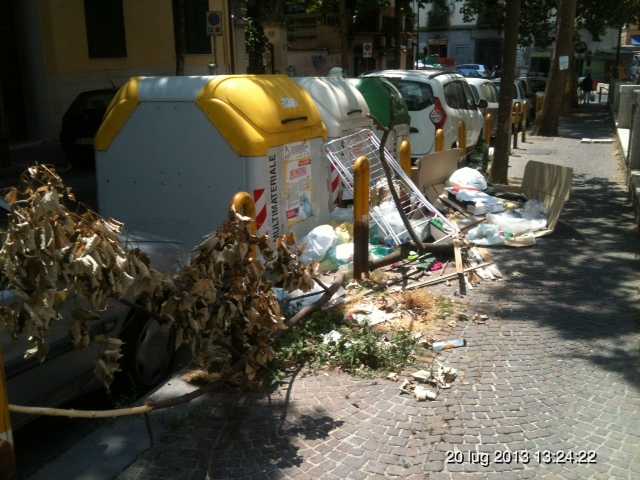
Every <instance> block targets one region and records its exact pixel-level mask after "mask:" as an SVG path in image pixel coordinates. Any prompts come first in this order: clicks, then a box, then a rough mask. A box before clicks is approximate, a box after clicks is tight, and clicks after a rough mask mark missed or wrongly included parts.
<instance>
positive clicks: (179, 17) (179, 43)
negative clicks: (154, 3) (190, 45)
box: [173, 0, 204, 75]
mask: <svg viewBox="0 0 640 480" xmlns="http://www.w3.org/2000/svg"><path fill="white" fill-rule="evenodd" d="M184 2H185V0H173V30H174V35H175V48H176V75H184V53H185V45H186V37H187V32H186V27H185V22H184ZM202 21H203V22H204V19H202Z"/></svg>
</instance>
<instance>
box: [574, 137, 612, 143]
mask: <svg viewBox="0 0 640 480" xmlns="http://www.w3.org/2000/svg"><path fill="white" fill-rule="evenodd" d="M580 143H613V139H612V138H583V139H582V140H580Z"/></svg>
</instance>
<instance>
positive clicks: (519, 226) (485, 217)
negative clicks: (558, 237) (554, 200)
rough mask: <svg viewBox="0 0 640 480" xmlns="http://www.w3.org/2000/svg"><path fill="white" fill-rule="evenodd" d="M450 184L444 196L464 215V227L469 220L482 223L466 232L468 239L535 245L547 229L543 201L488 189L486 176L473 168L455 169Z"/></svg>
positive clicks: (478, 243) (471, 240)
mask: <svg viewBox="0 0 640 480" xmlns="http://www.w3.org/2000/svg"><path fill="white" fill-rule="evenodd" d="M448 183H449V186H448V187H447V188H446V192H447V194H443V197H441V199H442V200H444V202H443V203H445V205H448V206H449V207H450V208H453V209H455V210H456V211H457V212H458V213H461V214H462V215H463V221H462V222H461V223H462V224H463V225H462V226H464V224H465V223H466V224H469V223H470V220H469V219H472V220H471V222H479V221H481V222H482V223H480V224H477V225H476V226H474V227H473V228H471V229H470V230H468V232H467V236H466V238H467V240H469V241H470V242H471V243H473V244H474V245H482V246H494V245H507V246H514V247H520V246H528V245H533V244H535V241H536V240H535V239H536V237H535V234H536V232H542V231H546V229H547V226H548V225H547V215H548V212H547V209H546V208H545V206H544V204H543V203H542V202H541V201H539V200H536V199H527V198H526V196H525V195H523V194H520V193H513V192H509V193H505V192H500V191H499V190H497V189H495V188H489V186H488V185H487V181H486V179H485V178H484V176H483V175H482V174H481V173H480V172H479V171H477V170H474V169H473V168H469V167H463V168H461V169H459V170H456V171H455V172H453V174H452V175H451V177H450V178H449V182H448ZM489 192H490V193H493V195H491V194H490V193H489ZM445 195H446V196H445ZM456 207H457V208H456Z"/></svg>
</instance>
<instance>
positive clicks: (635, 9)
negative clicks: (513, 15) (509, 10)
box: [432, 0, 640, 47]
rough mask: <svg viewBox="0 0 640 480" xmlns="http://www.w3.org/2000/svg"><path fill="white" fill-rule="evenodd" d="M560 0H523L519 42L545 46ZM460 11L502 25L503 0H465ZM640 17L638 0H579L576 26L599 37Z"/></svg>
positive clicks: (549, 39)
mask: <svg viewBox="0 0 640 480" xmlns="http://www.w3.org/2000/svg"><path fill="white" fill-rule="evenodd" d="M432 1H434V0H432ZM558 4H559V0H522V11H521V16H520V29H519V36H520V38H519V43H520V44H521V45H531V44H533V43H535V44H536V45H537V46H541V47H545V46H548V45H550V44H551V42H552V40H553V37H554V36H555V27H556V24H555V13H556V11H557V8H558ZM460 11H461V12H462V14H463V17H464V19H465V21H467V22H470V21H473V19H475V18H479V19H480V20H481V21H480V24H482V23H483V21H482V19H491V18H492V19H494V20H495V25H496V26H497V28H502V27H503V25H504V16H505V0H464V1H463V4H462V6H461V7H460ZM639 20H640V0H617V1H615V2H607V1H603V0H578V1H577V8H576V27H577V28H578V29H581V28H584V29H586V30H587V31H588V32H589V33H590V34H591V35H593V37H594V39H596V40H597V39H598V38H599V36H600V35H602V34H603V33H604V31H605V30H606V29H607V28H619V27H620V26H621V25H625V24H628V23H637V22H638V21H639Z"/></svg>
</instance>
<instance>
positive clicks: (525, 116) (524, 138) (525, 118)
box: [521, 102, 529, 143]
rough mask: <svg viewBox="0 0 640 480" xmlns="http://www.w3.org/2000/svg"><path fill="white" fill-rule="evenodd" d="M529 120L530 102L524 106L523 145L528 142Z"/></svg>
mask: <svg viewBox="0 0 640 480" xmlns="http://www.w3.org/2000/svg"><path fill="white" fill-rule="evenodd" d="M528 118H529V102H526V103H524V104H522V123H521V125H522V143H524V142H526V141H527V121H528Z"/></svg>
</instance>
